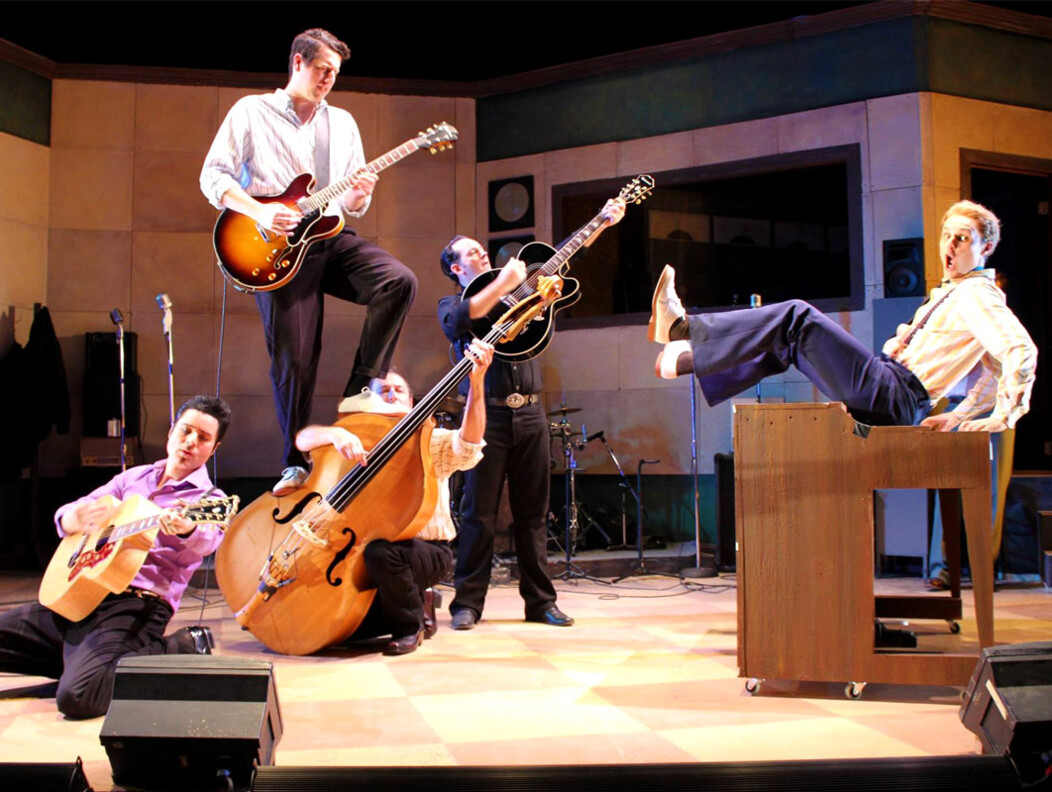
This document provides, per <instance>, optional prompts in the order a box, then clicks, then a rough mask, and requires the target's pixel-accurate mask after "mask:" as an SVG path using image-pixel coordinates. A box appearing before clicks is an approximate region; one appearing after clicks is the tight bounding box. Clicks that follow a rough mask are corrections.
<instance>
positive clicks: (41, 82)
mask: <svg viewBox="0 0 1052 792" xmlns="http://www.w3.org/2000/svg"><path fill="white" fill-rule="evenodd" d="M0 132H6V133H8V134H9V135H15V136H16V137H20V138H24V139H25V140H31V141H33V142H34V143H40V144H42V145H45V146H47V145H50V144H51V81H50V80H49V79H47V78H46V77H41V76H39V75H37V74H33V73H32V72H28V71H26V70H25V69H22V68H19V67H18V66H12V65H11V64H10V63H5V62H3V61H0Z"/></svg>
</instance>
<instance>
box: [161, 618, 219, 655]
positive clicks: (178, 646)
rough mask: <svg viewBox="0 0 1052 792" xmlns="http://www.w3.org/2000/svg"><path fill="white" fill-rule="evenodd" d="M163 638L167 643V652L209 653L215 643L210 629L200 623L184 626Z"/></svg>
mask: <svg viewBox="0 0 1052 792" xmlns="http://www.w3.org/2000/svg"><path fill="white" fill-rule="evenodd" d="M165 640H166V641H167V643H168V653H169V654H199V655H210V654H212V649H213V647H215V645H216V642H215V639H214V638H213V637H212V630H211V629H209V628H208V627H202V626H201V625H194V626H193V627H184V628H183V629H181V630H177V631H176V632H174V633H172V634H171V635H169V636H168V637H167V638H166V639H165Z"/></svg>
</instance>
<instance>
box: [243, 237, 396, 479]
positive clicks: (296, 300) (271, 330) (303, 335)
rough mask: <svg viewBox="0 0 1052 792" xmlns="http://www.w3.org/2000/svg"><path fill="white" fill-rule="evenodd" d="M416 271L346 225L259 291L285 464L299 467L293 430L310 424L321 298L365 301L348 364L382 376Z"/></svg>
mask: <svg viewBox="0 0 1052 792" xmlns="http://www.w3.org/2000/svg"><path fill="white" fill-rule="evenodd" d="M416 286H417V279H416V275H414V274H413V272H412V271H411V270H410V269H409V268H408V267H406V266H405V265H404V264H403V263H402V262H400V261H398V260H397V259H396V258H394V256H392V255H391V254H390V253H388V252H387V251H385V250H384V249H383V248H381V247H380V246H379V245H376V244H374V243H372V242H370V241H369V240H367V239H362V238H361V237H359V236H356V235H355V234H354V232H352V231H348V230H345V231H343V232H342V233H340V234H337V235H336V236H335V237H333V238H332V239H326V240H323V241H321V242H317V243H315V244H314V245H312V246H311V248H310V251H309V252H308V253H307V255H306V257H305V259H304V261H303V265H302V266H301V267H300V270H299V272H298V273H297V274H296V276H295V277H294V278H293V279H292V280H291V281H290V282H289V283H287V284H286V285H285V286H282V287H281V288H280V289H276V290H275V291H269V292H257V294H256V305H257V307H258V308H259V313H260V316H262V317H263V332H264V335H265V336H266V341H267V352H268V353H269V354H270V379H271V383H272V385H273V389H274V404H275V406H276V407H277V413H278V423H279V424H280V426H281V430H282V432H283V433H284V435H285V452H284V453H285V464H286V465H304V464H305V460H304V457H303V454H301V453H300V452H299V451H298V450H297V449H296V445H295V438H296V433H297V432H298V431H299V430H300V429H302V428H303V427H304V426H306V425H307V424H308V423H310V414H311V400H312V399H313V397H314V384H315V380H316V378H317V371H318V360H319V358H320V357H321V334H322V320H323V318H324V308H325V302H324V296H325V295H326V294H331V295H332V296H334V297H337V298H339V299H341V300H346V301H347V302H353V303H357V304H358V305H364V306H366V312H365V324H364V325H363V326H362V334H361V337H360V338H359V340H358V351H357V353H356V354H355V357H354V366H353V368H352V370H351V375H350V377H349V378H348V381H347V388H346V389H345V391H344V395H346V396H350V395H352V394H351V393H350V392H349V391H350V390H352V388H351V383H352V380H354V379H355V378H356V377H357V378H358V379H359V380H361V379H362V378H370V377H381V376H384V375H385V374H386V373H387V369H388V368H389V367H390V365H391V358H392V356H393V355H394V350H395V345H396V344H397V343H398V335H399V333H400V332H401V330H402V323H403V322H404V321H405V317H406V315H407V314H408V313H409V306H410V305H412V303H413V297H414V295H415V294H416Z"/></svg>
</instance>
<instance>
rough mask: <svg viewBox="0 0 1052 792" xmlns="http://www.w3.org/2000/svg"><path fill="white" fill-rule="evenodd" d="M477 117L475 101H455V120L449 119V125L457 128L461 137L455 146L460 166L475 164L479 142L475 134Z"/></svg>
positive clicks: (454, 149)
mask: <svg viewBox="0 0 1052 792" xmlns="http://www.w3.org/2000/svg"><path fill="white" fill-rule="evenodd" d="M475 117H476V116H475V100H474V99H454V100H453V118H451V119H449V123H451V124H452V125H453V126H455V127H456V128H457V132H458V133H459V135H460V136H459V137H458V138H457V142H456V143H454V144H453V151H454V152H455V153H456V160H457V164H459V165H474V164H475V147H476V143H477V140H478V136H477V135H476V134H475Z"/></svg>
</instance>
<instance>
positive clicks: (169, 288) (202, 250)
mask: <svg viewBox="0 0 1052 792" xmlns="http://www.w3.org/2000/svg"><path fill="white" fill-rule="evenodd" d="M212 259H213V256H212V235H211V234H208V233H204V232H198V233H166V232H159V231H136V232H134V233H133V234H132V279H131V280H132V295H131V300H132V309H133V310H136V311H150V310H155V311H157V312H158V315H160V310H159V309H158V308H157V303H156V300H155V298H156V296H157V295H158V294H160V293H161V292H165V293H167V294H168V297H169V299H171V301H172V305H173V306H174V307H175V310H176V311H188V312H192V313H200V312H207V313H209V314H211V313H212V310H213V305H214V298H213V290H214V288H215V273H214V272H213V270H214V269H216V267H215V265H214V264H213V263H212Z"/></svg>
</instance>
